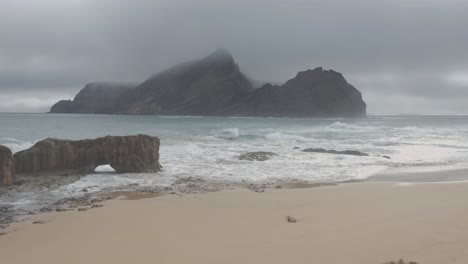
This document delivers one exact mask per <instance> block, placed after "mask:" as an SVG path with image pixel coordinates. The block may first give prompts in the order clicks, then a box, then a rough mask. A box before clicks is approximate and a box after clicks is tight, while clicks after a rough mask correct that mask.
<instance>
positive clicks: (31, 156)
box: [14, 135, 161, 175]
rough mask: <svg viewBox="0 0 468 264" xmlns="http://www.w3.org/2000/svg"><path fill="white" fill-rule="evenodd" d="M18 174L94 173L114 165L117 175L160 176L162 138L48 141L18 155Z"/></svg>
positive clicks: (138, 137) (16, 155) (50, 139)
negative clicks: (149, 174)
mask: <svg viewBox="0 0 468 264" xmlns="http://www.w3.org/2000/svg"><path fill="white" fill-rule="evenodd" d="M14 158H15V163H16V173H18V174H30V175H41V174H50V173H54V174H57V173H91V172H93V171H94V170H95V168H96V167H97V166H100V165H107V164H109V165H111V166H112V168H114V170H115V171H116V172H120V173H121V172H157V171H159V170H160V169H161V165H160V164H159V138H157V137H151V136H147V135H136V136H107V137H101V138H97V139H86V140H62V139H52V138H49V139H45V140H42V141H39V142H37V143H36V144H35V145H34V146H33V147H31V148H29V149H27V150H24V151H20V152H17V153H15V154H14Z"/></svg>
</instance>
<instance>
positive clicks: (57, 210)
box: [55, 208, 73, 212]
mask: <svg viewBox="0 0 468 264" xmlns="http://www.w3.org/2000/svg"><path fill="white" fill-rule="evenodd" d="M68 211H73V209H68V208H57V209H55V212H68Z"/></svg>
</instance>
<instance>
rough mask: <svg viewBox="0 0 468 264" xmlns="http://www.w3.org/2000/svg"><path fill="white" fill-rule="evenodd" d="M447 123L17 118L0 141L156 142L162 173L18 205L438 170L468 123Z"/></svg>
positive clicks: (63, 190) (460, 147) (463, 140)
mask: <svg viewBox="0 0 468 264" xmlns="http://www.w3.org/2000/svg"><path fill="white" fill-rule="evenodd" d="M47 117H48V116H47ZM80 118H83V120H81V119H80ZM445 118H447V117H439V119H437V120H436V121H434V119H433V118H428V119H425V118H424V117H421V118H420V117H407V116H380V117H375V118H374V117H371V118H369V119H364V120H347V119H293V118H289V119H283V118H215V117H210V118H203V117H195V118H193V117H190V118H188V117H183V116H181V117H152V116H144V117H141V116H139V117H132V116H129V117H112V116H109V117H107V116H99V117H94V116H86V115H84V116H77V117H75V116H73V117H71V116H54V118H53V119H51V120H50V121H46V119H44V120H45V121H44V120H42V121H41V123H40V125H36V126H34V127H38V128H37V129H35V130H34V131H30V130H29V131H28V130H27V129H26V128H24V127H23V128H21V126H22V125H23V124H24V123H26V122H24V121H22V120H20V119H19V120H18V121H17V122H18V123H17V124H16V126H17V127H15V126H12V127H9V128H7V129H6V130H5V129H3V128H2V130H1V131H0V144H4V145H7V146H8V147H10V148H12V150H13V151H14V152H16V151H19V150H23V149H26V148H28V147H30V146H32V145H33V144H34V142H36V141H38V140H41V139H43V138H47V137H58V138H72V139H74V138H76V139H80V138H92V137H97V136H103V135H107V134H114V135H119V134H135V133H146V134H150V135H155V136H159V137H160V138H161V148H160V162H161V164H162V165H163V166H164V171H163V172H160V173H157V174H115V173H111V172H109V171H111V168H109V167H107V168H106V169H105V170H104V171H102V170H101V171H98V172H96V173H94V174H92V175H88V176H85V177H82V178H81V179H79V180H78V181H76V182H74V183H71V184H67V185H64V186H62V187H59V188H55V189H54V188H51V189H45V190H42V191H35V192H34V193H29V194H28V193H21V194H14V195H12V196H11V197H10V198H8V203H15V206H20V205H21V206H24V205H25V204H28V203H30V204H31V203H36V204H37V203H39V204H45V203H50V202H51V201H53V200H54V199H55V200H56V199H59V198H60V197H64V196H73V195H82V192H81V190H82V189H84V188H86V189H87V190H88V193H89V192H98V191H101V190H108V189H109V188H110V189H112V188H121V187H123V186H128V185H132V186H133V185H137V186H154V185H162V186H165V185H169V184H171V183H172V182H173V181H174V180H175V179H177V178H178V177H190V176H192V177H194V176H195V177H201V178H205V179H217V180H229V181H241V180H248V181H265V180H271V179H280V180H288V179H302V180H308V181H312V182H334V181H344V180H351V179H363V178H367V177H370V176H373V175H376V174H379V173H382V172H387V171H388V170H393V169H395V168H398V169H405V168H414V169H420V168H424V169H425V170H431V169H434V170H436V169H440V168H441V167H451V168H454V167H457V168H458V167H462V166H465V165H466V161H467V160H468V118H465V117H454V118H456V120H455V121H453V122H447V121H446V120H445ZM57 120H59V121H60V122H59V121H57ZM0 121H1V115H0ZM44 122H50V123H45V124H43V123H44ZM80 122H81V123H80ZM103 122H107V123H106V129H103V128H102V123H103ZM57 124H60V125H57ZM18 127H19V128H18ZM28 127H29V126H28ZM20 139H21V140H20ZM294 147H299V148H301V149H305V148H326V149H334V150H348V149H349V150H358V151H362V152H365V153H368V154H369V155H370V156H369V157H357V156H345V155H332V154H320V153H306V152H303V151H301V150H300V149H293V148H294ZM251 151H270V152H274V153H276V154H278V155H277V156H275V157H273V158H271V159H270V160H267V161H263V162H258V161H245V160H239V159H238V156H239V155H240V154H242V153H246V152H251ZM379 155H386V156H390V157H391V159H386V158H383V157H380V156H379Z"/></svg>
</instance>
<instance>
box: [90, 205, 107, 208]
mask: <svg viewBox="0 0 468 264" xmlns="http://www.w3.org/2000/svg"><path fill="white" fill-rule="evenodd" d="M103 206H104V205H102V204H93V205H92V206H91V208H98V207H103Z"/></svg>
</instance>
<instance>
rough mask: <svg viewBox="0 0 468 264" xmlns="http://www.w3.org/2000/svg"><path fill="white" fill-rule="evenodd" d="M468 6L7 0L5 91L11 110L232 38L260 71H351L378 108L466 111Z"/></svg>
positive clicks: (153, 68) (229, 43) (129, 75)
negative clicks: (316, 68)
mask: <svg viewBox="0 0 468 264" xmlns="http://www.w3.org/2000/svg"><path fill="white" fill-rule="evenodd" d="M467 8H468V2H467V1H457V0H445V1H436V0H392V1H390V0H388V1H375V0H357V1H349V0H334V1H305V0H303V1H300V0H296V1H266V0H250V1H247V0H244V1H242V0H241V1H239V0H238V1H219V0H211V1H207V0H199V1H188V0H187V1H183V0H159V1H158V0H157V1H154V0H152V1H150V0H140V1H128V0H100V1H94V0H67V1H63V0H42V1H41V0H3V1H1V2H0V38H1V41H0V91H1V96H0V100H2V102H3V101H4V100H7V101H8V103H6V102H5V103H3V104H0V111H19V110H22V111H29V110H31V111H45V110H47V108H48V106H50V104H51V101H52V99H53V100H55V99H57V98H60V97H64V98H71V97H72V96H73V95H74V94H75V93H76V92H77V90H79V89H80V88H81V87H82V86H83V85H84V84H85V83H86V82H90V81H142V80H144V79H145V78H147V77H148V76H150V75H151V74H153V73H155V72H157V71H160V70H162V69H164V68H166V67H168V66H171V65H173V64H175V63H178V62H181V61H184V60H188V59H193V58H197V57H201V56H204V55H205V54H207V53H210V52H211V51H212V50H214V49H216V48H218V47H224V48H226V49H228V50H229V51H231V52H232V53H233V55H234V57H235V58H236V60H237V61H238V63H239V65H240V67H241V69H242V70H243V71H244V72H246V73H247V74H248V75H249V76H251V77H252V78H253V79H257V80H262V81H275V82H281V81H285V80H287V79H288V78H292V77H293V76H294V75H295V73H296V72H297V71H299V70H303V69H307V68H313V67H317V66H323V67H325V68H332V69H335V70H337V71H340V72H342V73H343V74H344V75H345V77H346V78H347V79H348V81H349V82H351V83H352V84H354V85H355V86H356V87H358V88H359V89H360V90H361V91H362V92H363V94H364V97H365V99H366V101H367V102H368V104H369V112H440V113H442V112H465V113H467V112H468V106H467V104H466V103H464V102H463V100H462V98H467V97H468V92H467V91H468V52H467V51H466V47H468V33H467V31H466V29H465V27H466V25H468V16H466V10H467ZM45 94H47V95H48V96H44V95H45ZM28 107H29V108H28Z"/></svg>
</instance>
